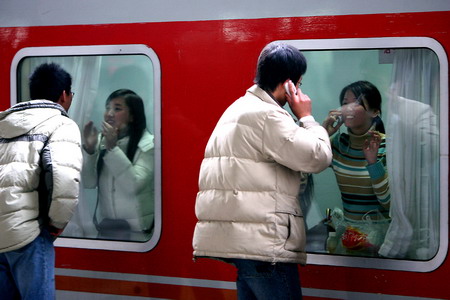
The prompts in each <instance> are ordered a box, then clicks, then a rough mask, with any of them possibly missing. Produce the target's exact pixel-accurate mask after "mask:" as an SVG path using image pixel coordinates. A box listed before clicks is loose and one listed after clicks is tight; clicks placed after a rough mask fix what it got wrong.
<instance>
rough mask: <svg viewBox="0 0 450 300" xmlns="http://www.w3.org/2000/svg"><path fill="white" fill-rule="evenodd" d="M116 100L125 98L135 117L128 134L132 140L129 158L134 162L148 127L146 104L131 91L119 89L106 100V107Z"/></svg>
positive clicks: (129, 143) (129, 145)
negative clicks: (138, 146)
mask: <svg viewBox="0 0 450 300" xmlns="http://www.w3.org/2000/svg"><path fill="white" fill-rule="evenodd" d="M115 98H123V99H124V100H125V104H126V105H127V106H128V109H129V110H130V114H131V116H133V121H132V122H130V124H129V127H128V134H129V137H130V140H129V141H128V147H127V157H128V159H129V160H130V161H133V158H134V154H135V153H136V150H137V145H138V144H139V141H140V140H141V137H142V135H143V134H144V130H145V128H146V127H147V120H146V118H145V112H144V102H143V101H142V98H141V97H140V96H139V95H138V94H136V93H135V92H133V91H132V90H129V89H119V90H116V91H114V92H112V93H111V95H109V97H108V99H106V105H108V104H109V102H111V100H113V99H115Z"/></svg>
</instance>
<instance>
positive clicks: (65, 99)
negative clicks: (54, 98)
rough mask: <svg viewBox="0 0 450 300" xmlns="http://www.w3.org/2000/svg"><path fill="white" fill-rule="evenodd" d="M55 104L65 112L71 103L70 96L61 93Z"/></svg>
mask: <svg viewBox="0 0 450 300" xmlns="http://www.w3.org/2000/svg"><path fill="white" fill-rule="evenodd" d="M56 103H58V104H59V105H61V106H62V107H63V108H64V109H65V110H66V111H67V110H68V109H69V107H70V103H71V101H70V94H68V93H66V91H62V93H61V95H60V96H59V99H58V102H56Z"/></svg>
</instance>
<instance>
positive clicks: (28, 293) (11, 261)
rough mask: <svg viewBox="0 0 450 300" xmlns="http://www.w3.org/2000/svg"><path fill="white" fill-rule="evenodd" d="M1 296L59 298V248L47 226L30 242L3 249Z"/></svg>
mask: <svg viewBox="0 0 450 300" xmlns="http://www.w3.org/2000/svg"><path fill="white" fill-rule="evenodd" d="M0 291H1V292H0V293H1V297H0V298H1V299H5V300H9V299H23V300H31V299H33V300H37V299H39V300H41V299H42V300H44V299H45V300H51V299H55V249H54V247H53V239H52V238H51V237H50V234H49V233H48V232H47V230H41V233H40V235H39V236H38V237H37V238H36V239H35V240H34V241H32V242H31V243H29V244H28V245H26V246H24V247H22V248H20V249H17V250H13V251H9V252H5V253H0Z"/></svg>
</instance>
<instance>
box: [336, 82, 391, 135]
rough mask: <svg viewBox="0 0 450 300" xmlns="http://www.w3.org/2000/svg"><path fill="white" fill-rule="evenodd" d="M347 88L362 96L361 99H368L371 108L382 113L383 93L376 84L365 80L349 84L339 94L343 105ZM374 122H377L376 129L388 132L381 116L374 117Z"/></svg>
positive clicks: (357, 95) (357, 96) (356, 95)
mask: <svg viewBox="0 0 450 300" xmlns="http://www.w3.org/2000/svg"><path fill="white" fill-rule="evenodd" d="M347 90H350V91H352V93H353V94H354V95H355V97H356V98H359V97H361V98H360V99H363V98H364V99H366V101H367V103H368V104H369V108H371V109H376V110H378V111H379V112H380V115H381V94H380V91H379V90H378V89H377V87H376V86H375V85H373V84H372V83H370V82H368V81H364V80H360V81H356V82H353V83H351V84H349V85H347V86H346V87H344V88H343V89H342V91H341V94H340V95H339V102H340V104H341V105H342V103H343V101H344V96H345V92H346V91H347ZM361 95H362V96H361ZM362 105H363V107H364V109H366V110H367V108H366V107H365V106H364V103H362ZM373 123H375V130H377V131H379V132H381V133H386V131H385V129H384V124H383V121H382V120H381V118H380V116H376V117H375V118H374V119H373Z"/></svg>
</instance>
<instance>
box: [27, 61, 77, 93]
mask: <svg viewBox="0 0 450 300" xmlns="http://www.w3.org/2000/svg"><path fill="white" fill-rule="evenodd" d="M71 86H72V77H71V76H70V74H69V73H67V72H66V71H65V70H63V69H62V68H61V67H60V66H59V65H57V64H55V63H44V64H42V65H40V66H38V67H37V68H36V69H35V70H34V72H33V74H32V75H31V76H30V98H31V100H36V99H45V100H50V101H53V102H58V100H59V97H60V96H61V94H62V92H63V91H65V92H66V93H67V94H70V92H71Z"/></svg>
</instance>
